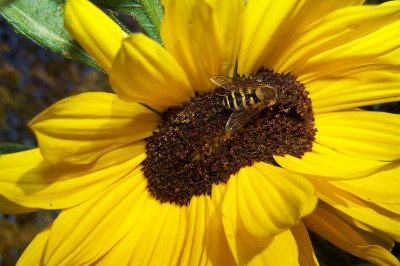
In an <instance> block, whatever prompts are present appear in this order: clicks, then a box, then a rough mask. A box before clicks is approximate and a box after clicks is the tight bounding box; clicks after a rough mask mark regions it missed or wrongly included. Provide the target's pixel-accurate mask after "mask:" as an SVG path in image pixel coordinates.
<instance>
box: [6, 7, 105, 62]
mask: <svg viewBox="0 0 400 266" xmlns="http://www.w3.org/2000/svg"><path fill="white" fill-rule="evenodd" d="M0 1H3V2H4V0H0ZM64 2H65V1H57V0H35V1H32V0H15V1H12V2H10V3H9V4H7V5H6V6H3V7H1V9H0V14H2V15H3V16H4V18H5V19H6V20H7V21H8V23H10V24H11V26H12V27H13V28H14V30H15V32H17V33H19V34H22V35H23V36H25V37H28V38H29V39H31V40H32V41H34V42H35V43H37V44H39V45H41V46H43V47H45V48H49V49H51V50H53V51H54V52H56V53H58V54H61V55H63V56H65V57H67V58H70V59H73V60H77V61H79V62H82V63H84V64H87V65H89V66H92V67H94V68H97V69H99V70H101V68H100V66H99V65H98V64H97V63H96V62H95V61H94V59H93V58H92V57H91V56H90V55H89V54H88V53H86V51H85V50H84V49H83V48H82V47H81V46H80V45H79V44H78V43H77V42H76V41H75V40H74V39H73V37H72V36H71V35H70V34H69V32H68V31H67V30H66V29H65V28H64V25H63V19H64Z"/></svg>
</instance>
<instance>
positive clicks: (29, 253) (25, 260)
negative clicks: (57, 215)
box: [17, 222, 53, 266]
mask: <svg viewBox="0 0 400 266" xmlns="http://www.w3.org/2000/svg"><path fill="white" fill-rule="evenodd" d="M52 224H53V223H52V222H51V223H50V224H48V225H47V226H46V228H45V229H43V230H42V231H41V232H40V233H39V234H38V235H37V236H36V237H35V238H34V239H33V240H32V242H31V243H30V244H29V246H28V247H27V248H26V249H25V250H24V253H23V254H22V255H21V257H20V258H19V260H18V263H17V266H23V265H32V266H33V265H38V266H39V265H43V261H42V260H43V255H44V254H43V250H44V249H45V248H46V245H47V241H48V240H49V236H50V231H51V226H52Z"/></svg>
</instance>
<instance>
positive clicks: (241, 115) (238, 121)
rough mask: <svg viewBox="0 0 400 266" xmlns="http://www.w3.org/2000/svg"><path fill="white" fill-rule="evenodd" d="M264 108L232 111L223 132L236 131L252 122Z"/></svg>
mask: <svg viewBox="0 0 400 266" xmlns="http://www.w3.org/2000/svg"><path fill="white" fill-rule="evenodd" d="M265 107H266V106H259V107H258V108H253V109H244V110H234V111H233V112H232V114H231V116H230V117H229V119H228V122H226V126H225V131H236V130H238V129H240V128H242V127H243V126H244V125H246V124H247V123H248V122H249V121H250V120H252V119H253V118H254V117H255V116H256V115H257V114H258V113H259V112H261V110H263V109H264V108H265Z"/></svg>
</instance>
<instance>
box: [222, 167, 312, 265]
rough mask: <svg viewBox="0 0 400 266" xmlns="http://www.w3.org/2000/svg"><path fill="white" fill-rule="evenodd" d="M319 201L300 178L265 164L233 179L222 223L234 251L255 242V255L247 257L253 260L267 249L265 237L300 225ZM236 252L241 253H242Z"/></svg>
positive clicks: (227, 193) (231, 179)
mask: <svg viewBox="0 0 400 266" xmlns="http://www.w3.org/2000/svg"><path fill="white" fill-rule="evenodd" d="M316 202H317V198H316V196H315V195H314V188H313V187H312V186H311V185H310V184H309V183H308V182H307V181H306V179H305V178H303V177H301V176H299V175H296V174H292V173H290V172H288V171H285V170H284V169H281V168H278V167H275V166H272V165H269V164H265V163H257V164H255V165H253V166H252V167H247V168H243V169H241V171H240V172H239V173H238V174H237V175H235V176H232V177H231V178H230V180H229V182H228V187H227V190H226V194H225V195H224V198H223V204H222V221H223V224H224V229H225V232H226V234H227V238H228V242H229V244H230V246H231V249H232V250H235V249H237V248H236V245H240V247H239V249H243V248H244V247H242V244H241V243H246V242H249V243H251V242H256V243H257V245H256V246H257V248H255V250H254V254H253V255H252V253H250V254H249V255H246V256H247V259H250V258H251V257H252V256H254V255H256V254H258V253H259V252H261V251H262V250H264V249H265V247H266V246H265V245H268V243H265V239H266V238H268V237H272V236H274V235H276V234H279V233H281V232H284V231H285V230H288V229H290V228H291V227H292V226H294V225H296V224H298V223H299V221H300V219H301V217H303V216H305V215H308V214H309V213H311V212H312V210H313V209H314V207H315V205H316ZM243 245H245V244H243ZM260 250H261V251H260ZM234 253H235V252H234ZM236 253H237V254H241V250H238V251H236ZM238 256H239V258H237V259H238V260H239V261H241V258H240V257H241V255H238ZM242 259H243V258H242Z"/></svg>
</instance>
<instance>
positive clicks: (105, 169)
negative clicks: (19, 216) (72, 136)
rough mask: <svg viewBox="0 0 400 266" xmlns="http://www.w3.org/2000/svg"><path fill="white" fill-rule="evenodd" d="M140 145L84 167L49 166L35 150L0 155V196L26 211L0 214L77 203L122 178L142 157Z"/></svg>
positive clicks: (60, 206) (105, 155)
mask: <svg viewBox="0 0 400 266" xmlns="http://www.w3.org/2000/svg"><path fill="white" fill-rule="evenodd" d="M144 145H145V143H144V142H137V143H133V144H131V145H127V146H124V147H121V148H119V149H117V150H114V151H112V152H109V153H106V154H104V155H103V156H102V157H100V158H99V159H98V160H97V161H96V162H93V163H91V164H86V165H53V164H50V163H49V162H47V161H45V160H43V158H42V156H41V155H40V152H39V149H34V150H29V151H24V152H19V153H13V154H7V155H2V156H0V172H1V175H0V194H1V195H3V196H4V197H6V198H7V199H8V200H10V201H13V202H15V203H17V204H18V205H21V206H23V207H27V208H22V209H21V208H16V207H14V208H11V209H10V207H9V206H8V207H7V205H6V206H5V207H4V209H3V208H2V207H3V206H2V205H0V206H1V208H0V210H1V211H2V212H7V213H9V212H11V213H19V212H29V211H30V210H31V209H29V208H42V209H62V208H68V207H72V206H75V205H77V204H80V203H82V202H84V201H86V200H88V199H90V198H91V197H93V196H94V195H97V194H98V193H99V192H101V191H102V190H104V189H105V188H106V187H108V186H109V185H110V184H112V183H114V182H115V181H117V180H119V179H121V178H123V177H124V176H126V174H127V173H129V172H130V171H131V170H132V168H134V167H136V166H137V165H138V164H139V163H141V162H142V161H143V159H144V158H145V154H144Z"/></svg>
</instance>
